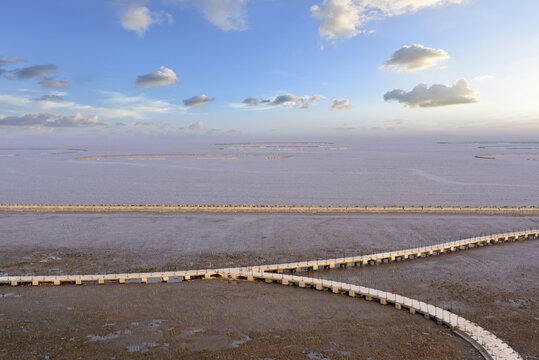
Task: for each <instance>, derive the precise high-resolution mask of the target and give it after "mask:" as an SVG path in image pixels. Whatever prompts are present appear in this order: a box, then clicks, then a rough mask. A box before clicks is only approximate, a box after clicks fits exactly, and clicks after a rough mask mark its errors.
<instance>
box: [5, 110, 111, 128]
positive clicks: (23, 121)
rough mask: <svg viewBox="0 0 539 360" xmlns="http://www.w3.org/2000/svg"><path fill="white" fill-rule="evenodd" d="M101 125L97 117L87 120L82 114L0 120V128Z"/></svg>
mask: <svg viewBox="0 0 539 360" xmlns="http://www.w3.org/2000/svg"><path fill="white" fill-rule="evenodd" d="M96 125H101V123H100V122H99V118H98V117H97V116H95V115H94V116H92V117H89V118H85V117H84V116H82V115H81V114H80V113H77V114H75V115H72V116H57V115H53V114H44V113H40V114H26V115H24V116H8V117H5V118H3V119H0V126H10V127H12V126H23V127H43V126H45V127H87V126H96Z"/></svg>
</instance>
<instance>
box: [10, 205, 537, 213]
mask: <svg viewBox="0 0 539 360" xmlns="http://www.w3.org/2000/svg"><path fill="white" fill-rule="evenodd" d="M0 211H19V212H21V211H22V212H24V211H28V212H97V213H99V212H161V213H162V212H179V213H198V212H210V213H307V214H309V213H328V214H349V213H350V214H352V213H363V214H369V213H401V214H484V215H499V214H503V215H537V214H539V207H537V206H520V207H519V206H484V207H477V206H397V205H395V206H312V205H311V206H302V205H196V204H195V205H164V204H84V205H81V204H76V205H72V204H65V205H62V204H60V205H59V204H0Z"/></svg>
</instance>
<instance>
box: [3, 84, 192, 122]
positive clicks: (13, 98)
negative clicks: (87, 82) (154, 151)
mask: <svg viewBox="0 0 539 360" xmlns="http://www.w3.org/2000/svg"><path fill="white" fill-rule="evenodd" d="M101 93H102V94H103V95H105V96H106V98H105V99H103V100H102V105H103V106H93V105H87V104H80V103H77V102H73V101H58V100H57V99H53V98H38V99H35V98H30V97H29V96H28V95H9V94H0V104H4V105H8V106H10V107H12V108H13V110H12V112H13V111H16V112H18V113H21V112H23V113H24V112H28V111H32V112H36V113H38V112H47V113H48V112H54V113H59V112H62V113H67V114H69V113H78V112H81V113H91V114H95V115H98V116H99V117H100V118H103V119H123V118H127V119H137V120H143V119H150V118H153V117H154V116H157V115H170V114H180V113H185V112H186V111H187V109H188V108H187V107H185V106H183V105H179V104H174V103H172V102H170V101H166V100H159V99H150V98H147V97H145V96H131V97H130V96H126V95H124V94H122V93H119V92H106V91H102V92H101ZM63 94H65V93H61V92H58V93H56V95H59V96H64V95H63Z"/></svg>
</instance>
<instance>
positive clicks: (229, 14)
mask: <svg viewBox="0 0 539 360" xmlns="http://www.w3.org/2000/svg"><path fill="white" fill-rule="evenodd" d="M193 4H194V5H195V6H197V7H198V8H199V9H200V10H202V13H203V14H204V18H205V19H206V20H208V21H209V22H211V23H212V24H214V25H216V26H217V27H219V28H220V29H221V30H223V31H230V30H235V31H242V30H245V29H247V21H246V19H247V13H246V11H245V5H246V4H247V0H195V1H194V2H193Z"/></svg>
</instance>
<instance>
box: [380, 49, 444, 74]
mask: <svg viewBox="0 0 539 360" xmlns="http://www.w3.org/2000/svg"><path fill="white" fill-rule="evenodd" d="M447 59H449V54H448V53H447V52H446V51H444V50H441V49H438V50H437V49H433V48H429V47H425V46H423V45H419V44H413V45H405V46H403V47H401V48H400V49H399V50H397V51H395V52H394V53H393V55H391V58H389V59H388V60H387V61H386V62H384V63H383V64H382V65H380V68H382V69H387V70H391V71H419V70H424V69H428V68H430V67H433V66H435V65H437V64H438V62H440V61H443V60H447Z"/></svg>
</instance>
